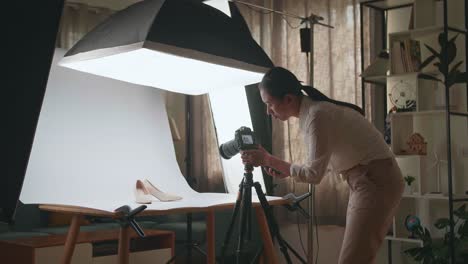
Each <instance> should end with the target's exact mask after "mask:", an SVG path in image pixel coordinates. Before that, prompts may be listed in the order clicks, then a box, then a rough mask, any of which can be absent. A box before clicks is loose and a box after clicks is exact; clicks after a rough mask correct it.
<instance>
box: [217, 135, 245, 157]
mask: <svg viewBox="0 0 468 264" xmlns="http://www.w3.org/2000/svg"><path fill="white" fill-rule="evenodd" d="M239 151H240V149H239V146H238V145H237V142H236V140H235V139H233V140H231V141H228V142H226V143H224V144H221V146H219V154H220V155H221V157H223V158H224V159H230V158H232V157H234V156H235V155H236V154H237V153H239Z"/></svg>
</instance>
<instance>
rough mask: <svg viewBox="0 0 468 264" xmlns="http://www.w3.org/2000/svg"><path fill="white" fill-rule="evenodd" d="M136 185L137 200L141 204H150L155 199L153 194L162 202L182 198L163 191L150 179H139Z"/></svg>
mask: <svg viewBox="0 0 468 264" xmlns="http://www.w3.org/2000/svg"><path fill="white" fill-rule="evenodd" d="M135 187H136V188H135V201H136V202H137V203H139V204H150V203H151V201H152V200H153V196H154V197H156V198H157V199H158V200H160V201H161V202H170V201H177V200H180V199H182V197H180V196H177V195H174V194H170V193H164V192H162V191H161V190H159V189H158V188H156V187H155V186H154V185H153V184H152V183H151V182H150V181H148V180H144V181H141V180H137V182H136V186H135Z"/></svg>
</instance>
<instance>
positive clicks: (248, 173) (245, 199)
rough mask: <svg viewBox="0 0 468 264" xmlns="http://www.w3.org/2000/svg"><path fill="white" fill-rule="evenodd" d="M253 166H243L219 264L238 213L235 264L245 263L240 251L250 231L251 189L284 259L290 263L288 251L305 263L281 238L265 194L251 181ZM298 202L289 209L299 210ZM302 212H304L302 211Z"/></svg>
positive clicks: (259, 186)
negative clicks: (255, 194)
mask: <svg viewBox="0 0 468 264" xmlns="http://www.w3.org/2000/svg"><path fill="white" fill-rule="evenodd" d="M252 171H253V166H252V165H245V166H244V178H243V179H242V181H241V184H240V185H239V192H238V195H237V199H236V204H235V206H234V210H233V214H232V218H231V222H230V224H229V227H228V231H227V233H226V237H225V239H224V243H223V245H222V247H221V262H222V261H224V257H225V255H226V250H227V247H228V245H229V241H230V239H231V236H232V232H233V227H234V223H235V221H236V218H237V215H238V213H239V211H240V221H239V223H240V226H239V227H240V228H239V237H238V241H237V250H236V263H237V264H240V263H242V262H244V261H247V260H246V259H243V255H242V250H243V245H244V237H245V233H246V232H247V231H248V230H247V228H248V229H250V225H249V224H248V222H247V221H249V220H250V212H251V210H252V187H254V188H255V191H256V193H257V197H258V200H259V201H260V205H261V206H262V209H263V212H264V213H265V217H266V219H267V222H268V226H269V228H270V232H271V236H272V240H274V239H275V238H276V240H277V241H278V243H279V246H280V250H281V252H282V253H283V255H284V258H285V259H286V262H287V263H292V261H291V257H290V256H289V253H288V249H289V250H290V251H291V252H292V253H293V254H294V256H296V258H297V259H298V260H299V261H300V262H301V263H304V264H305V263H307V262H306V261H305V260H304V259H303V258H302V257H301V256H300V255H299V253H298V252H297V251H295V250H294V249H293V248H292V247H291V246H290V245H289V244H288V243H287V242H286V241H285V240H284V239H283V237H282V236H281V234H280V231H279V227H278V223H277V222H276V220H275V217H274V215H273V212H272V210H271V206H270V205H269V204H268V201H267V199H266V197H265V194H264V193H263V191H262V187H261V185H260V183H258V182H254V181H253V174H252ZM299 202H300V201H297V202H293V203H292V207H291V209H296V208H298V207H299V208H300V206H299ZM302 211H304V210H302ZM261 251H262V250H260V251H259V252H258V253H257V254H256V255H255V257H254V259H253V260H252V262H251V263H256V261H257V260H258V258H259V257H260V255H261V254H260V253H261Z"/></svg>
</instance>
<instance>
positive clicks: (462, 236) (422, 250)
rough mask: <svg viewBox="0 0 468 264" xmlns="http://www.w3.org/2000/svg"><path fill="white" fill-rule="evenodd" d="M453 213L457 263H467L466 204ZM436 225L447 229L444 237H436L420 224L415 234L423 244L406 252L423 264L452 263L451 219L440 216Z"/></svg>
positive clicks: (467, 222)
mask: <svg viewBox="0 0 468 264" xmlns="http://www.w3.org/2000/svg"><path fill="white" fill-rule="evenodd" d="M453 214H454V219H453V221H454V226H455V230H454V247H455V248H454V250H455V256H456V257H455V263H456V264H466V263H468V221H467V220H468V212H467V211H466V204H464V205H462V206H460V207H459V208H458V209H457V210H455V211H454V212H453ZM434 226H435V227H436V228H437V229H439V230H444V231H445V234H444V236H443V237H442V238H439V239H434V238H433V237H432V236H431V233H430V232H429V230H428V229H427V228H423V227H422V226H418V227H416V228H415V229H414V236H415V238H417V239H420V240H421V241H422V242H423V245H422V246H421V247H415V248H410V249H408V250H405V253H406V254H407V255H409V256H410V257H412V258H413V259H414V260H415V261H417V262H419V263H423V264H449V263H452V262H451V261H450V220H449V219H448V218H440V219H438V220H437V221H436V223H435V224H434Z"/></svg>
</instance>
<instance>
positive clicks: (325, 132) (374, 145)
mask: <svg viewBox="0 0 468 264" xmlns="http://www.w3.org/2000/svg"><path fill="white" fill-rule="evenodd" d="M299 122H300V129H301V131H302V134H303V135H304V142H305V144H306V146H307V147H308V154H309V157H308V162H307V163H306V164H294V163H293V164H291V171H290V173H291V177H293V178H294V179H295V180H296V181H300V182H308V183H313V184H318V183H320V181H321V180H322V178H323V176H324V175H325V173H326V170H327V167H328V166H329V165H330V168H331V169H332V170H333V171H334V172H336V173H342V172H344V171H346V170H348V169H351V168H352V167H354V166H356V165H358V164H368V163H369V162H370V161H372V160H377V159H385V158H390V157H393V153H392V152H391V151H390V148H389V147H388V146H387V144H386V143H385V141H384V139H383V136H382V134H381V133H380V132H379V131H378V130H377V129H376V128H375V127H374V125H372V124H371V123H370V122H369V121H367V119H365V118H364V117H363V116H362V115H361V114H360V113H358V112H357V111H355V110H353V109H351V108H349V107H344V106H338V105H335V104H333V103H329V102H318V101H313V100H312V99H310V98H309V97H307V96H304V97H303V99H302V102H301V107H300V112H299Z"/></svg>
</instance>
